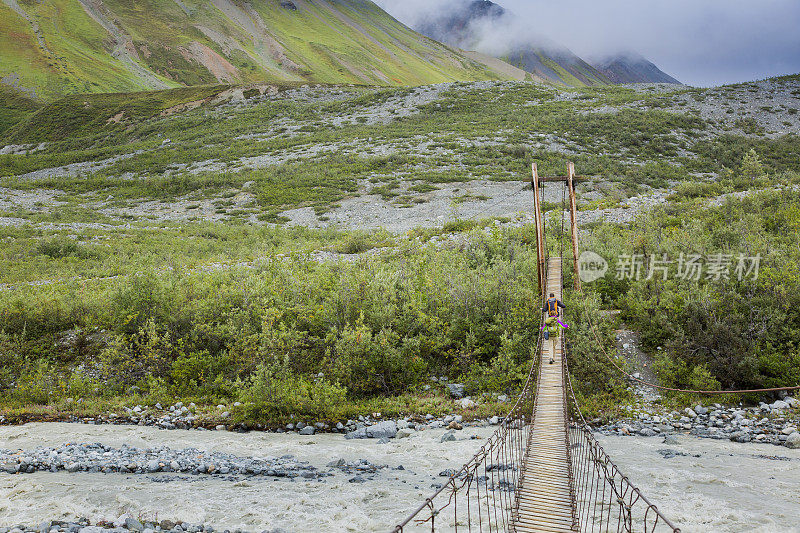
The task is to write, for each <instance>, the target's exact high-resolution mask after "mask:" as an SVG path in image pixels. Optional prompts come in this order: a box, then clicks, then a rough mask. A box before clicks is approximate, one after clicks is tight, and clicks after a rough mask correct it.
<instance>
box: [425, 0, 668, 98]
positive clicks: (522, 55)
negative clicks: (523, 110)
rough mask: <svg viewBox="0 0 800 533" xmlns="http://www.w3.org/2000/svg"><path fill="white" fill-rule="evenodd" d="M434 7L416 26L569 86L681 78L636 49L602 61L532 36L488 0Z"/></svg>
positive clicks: (443, 39) (447, 42)
mask: <svg viewBox="0 0 800 533" xmlns="http://www.w3.org/2000/svg"><path fill="white" fill-rule="evenodd" d="M446 5H447V10H444V11H442V10H433V11H431V12H429V13H426V16H424V17H421V19H420V20H418V21H416V22H415V23H412V24H411V25H412V27H413V28H414V29H415V30H417V31H419V32H420V33H422V34H423V35H427V36H428V37H431V38H432V39H436V40H438V41H441V42H443V43H445V44H448V45H450V46H454V47H458V48H462V49H467V50H475V51H476V52H479V53H481V54H486V55H490V56H493V57H497V58H500V59H502V60H503V61H506V62H507V63H510V64H511V65H513V66H514V67H517V68H519V69H522V70H525V71H527V72H529V73H531V74H532V77H533V78H534V79H537V78H538V79H543V80H547V81H550V82H555V83H559V84H563V85H569V86H587V85H588V86H597V85H611V84H619V83H641V82H655V83H680V82H678V81H677V80H676V79H675V78H673V77H671V76H669V75H668V74H666V73H664V72H663V71H661V70H660V69H659V68H658V67H657V66H656V65H655V64H653V63H652V62H650V61H648V60H646V59H645V58H643V57H641V56H640V55H638V54H633V53H631V54H617V55H614V56H611V57H610V58H608V59H609V60H608V62H605V61H604V60H601V61H600V62H599V64H596V63H595V62H592V61H587V60H585V59H583V58H581V57H579V56H578V55H576V54H575V53H573V52H572V51H571V50H569V49H568V48H567V47H565V46H563V45H561V44H559V43H556V42H553V41H551V40H548V39H545V38H543V37H542V36H531V35H530V34H529V32H528V31H527V29H526V28H521V26H519V23H518V22H516V21H515V20H512V17H513V16H514V15H513V13H512V12H510V11H508V10H506V9H505V8H503V7H502V6H501V5H499V4H496V3H494V2H492V1H490V0H461V1H460V2H455V3H449V4H446Z"/></svg>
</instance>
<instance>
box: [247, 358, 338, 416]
mask: <svg viewBox="0 0 800 533" xmlns="http://www.w3.org/2000/svg"><path fill="white" fill-rule="evenodd" d="M346 396H347V389H345V388H344V387H341V386H339V385H338V384H337V383H331V382H330V381H327V380H326V379H325V378H322V377H317V378H313V379H312V378H306V377H303V376H297V375H295V374H293V373H292V372H291V370H290V369H289V366H288V365H287V364H286V362H285V361H284V362H275V363H269V364H263V365H260V366H259V367H258V368H257V369H256V371H255V372H254V373H253V375H252V376H251V377H250V378H249V379H248V380H247V381H246V382H245V383H242V384H241V390H240V392H239V401H240V402H242V404H243V405H242V406H241V408H240V409H238V410H237V412H236V416H237V417H239V418H240V419H250V420H264V419H275V418H278V417H286V416H288V415H290V414H293V415H297V416H309V417H314V418H318V417H321V418H327V419H335V418H337V416H338V412H339V409H340V408H341V407H342V406H343V405H344V404H345V401H346Z"/></svg>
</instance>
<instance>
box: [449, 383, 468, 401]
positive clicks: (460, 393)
mask: <svg viewBox="0 0 800 533" xmlns="http://www.w3.org/2000/svg"><path fill="white" fill-rule="evenodd" d="M447 390H449V391H450V396H452V397H453V398H455V399H456V400H460V399H461V398H463V397H464V385H463V384H462V383H448V384H447Z"/></svg>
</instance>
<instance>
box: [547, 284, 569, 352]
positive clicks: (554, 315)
mask: <svg viewBox="0 0 800 533" xmlns="http://www.w3.org/2000/svg"><path fill="white" fill-rule="evenodd" d="M559 307H560V308H562V309H564V308H566V306H565V305H564V304H563V303H562V302H561V300H559V299H558V298H556V295H555V294H553V293H552V292H551V293H550V298H548V300H547V301H546V302H545V304H544V307H543V308H542V311H543V312H545V313H547V318H545V319H544V324H545V329H544V339H545V340H551V341H552V342H551V343H550V364H551V365H552V364H553V363H554V362H555V357H556V339H557V338H558V317H559V316H561V313H560V312H559V311H558V308H559Z"/></svg>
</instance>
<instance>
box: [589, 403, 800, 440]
mask: <svg viewBox="0 0 800 533" xmlns="http://www.w3.org/2000/svg"><path fill="white" fill-rule="evenodd" d="M797 408H800V401H798V400H796V399H794V398H792V397H791V396H786V397H784V399H783V400H777V401H775V402H773V403H771V404H766V403H763V402H762V403H761V404H759V406H758V407H741V406H739V407H725V406H723V405H720V404H718V403H715V404H713V405H710V406H707V407H706V406H703V405H696V406H695V407H694V408H688V407H687V408H686V409H684V410H683V411H681V412H678V411H670V412H664V411H655V412H653V411H651V412H646V411H639V412H638V413H636V415H635V416H632V417H629V418H625V419H622V420H619V421H615V422H612V423H610V424H606V425H602V426H599V427H598V428H597V431H599V432H600V433H601V434H603V435H640V436H643V437H652V436H656V435H671V434H674V433H688V434H690V435H694V436H696V437H701V438H708V439H718V440H730V441H734V442H740V443H746V442H759V443H764V444H774V445H776V446H786V447H787V448H793V449H800V432H798V412H797ZM631 410H633V409H631Z"/></svg>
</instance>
